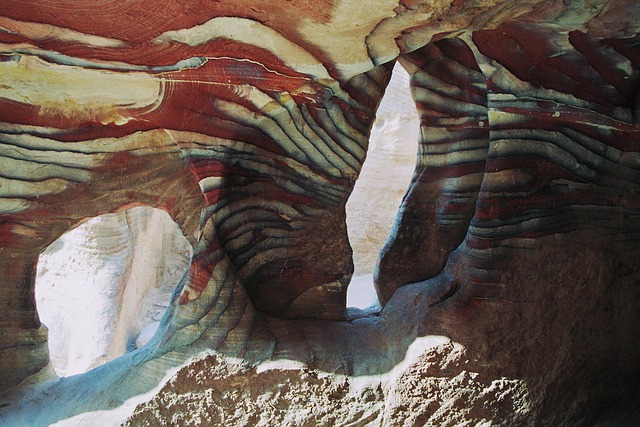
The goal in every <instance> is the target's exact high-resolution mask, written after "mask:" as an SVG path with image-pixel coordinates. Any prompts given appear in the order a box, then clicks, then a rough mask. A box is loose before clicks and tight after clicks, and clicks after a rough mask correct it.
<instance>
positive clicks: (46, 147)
mask: <svg viewBox="0 0 640 427" xmlns="http://www.w3.org/2000/svg"><path fill="white" fill-rule="evenodd" d="M638 17H640V9H639V6H638V5H637V4H636V2H633V1H625V0H612V1H608V2H607V1H599V2H586V1H584V2H583V1H572V2H560V1H536V0H533V1H524V2H523V1H518V2H511V1H500V0H495V1H488V2H486V1H468V2H450V3H449V2H445V1H443V2H439V1H432V2H426V1H420V0H418V1H404V0H403V1H383V0H368V1H362V2H351V1H347V0H344V1H340V0H335V1H325V2H322V1H319V2H290V1H285V0H282V1H275V2H274V1H268V2H262V1H258V2H255V1H252V2H246V3H245V2H215V3H209V2H204V1H203V2H192V3H190V4H189V5H188V6H187V5H183V4H180V3H179V2H168V1H160V2H154V3H153V4H150V3H146V2H134V1H119V2H109V1H106V2H103V3H100V4H99V5H96V6H95V7H92V8H88V7H86V5H84V4H80V3H78V2H75V1H71V0H69V1H63V2H56V3H55V4H54V3H42V2H14V1H12V0H8V1H5V2H4V3H3V4H2V5H0V30H1V31H0V48H1V49H2V56H1V58H2V61H0V69H1V71H2V75H3V76H5V77H3V80H4V83H3V84H2V85H0V132H1V133H0V150H1V151H0V155H1V157H0V165H1V169H0V171H1V172H0V215H1V217H0V242H1V243H2V244H1V247H0V271H2V272H3V273H2V275H1V276H0V286H1V289H0V292H2V293H3V302H2V315H1V319H0V322H1V323H0V325H1V329H0V369H1V371H2V372H3V373H5V375H3V376H2V386H3V387H9V386H12V385H14V384H15V383H17V382H18V381H20V380H22V379H24V378H25V377H27V376H28V375H30V374H32V373H34V372H37V371H38V370H40V369H41V368H42V367H43V366H45V365H46V363H47V361H48V356H47V352H46V332H45V331H43V330H42V328H40V324H39V322H38V318H37V313H36V308H35V304H34V299H33V286H34V283H33V281H34V271H35V263H36V262H37V257H38V254H39V253H40V251H41V250H42V249H43V248H45V247H46V246H47V245H48V244H50V243H51V242H52V241H54V240H55V239H56V238H57V237H58V236H60V235H61V234H62V233H63V232H65V231H66V230H68V229H69V228H72V227H74V226H75V225H76V224H78V223H79V222H81V221H82V220H84V219H86V218H88V217H92V216H96V215H98V214H100V213H105V212H115V211H118V210H122V209H126V208H127V207H131V206H135V205H141V204H145V205H150V206H154V207H159V208H161V209H164V210H166V211H167V212H169V214H170V215H171V216H172V218H173V219H174V220H175V221H176V222H177V223H178V224H179V225H180V226H181V227H182V229H183V231H184V232H185V235H187V236H188V237H189V238H190V239H191V241H192V242H193V244H194V248H195V249H194V254H193V258H192V262H191V268H190V270H189V271H188V273H187V274H186V275H185V276H184V277H183V279H182V280H181V281H180V283H178V284H177V288H176V291H175V292H174V296H173V298H172V301H171V305H170V308H169V310H168V312H167V314H166V315H165V317H164V319H163V322H162V325H161V328H160V331H159V333H158V334H157V336H156V337H155V339H154V340H152V341H151V343H150V344H149V345H148V346H147V347H145V348H143V349H141V350H139V351H137V352H134V353H131V354H130V355H128V356H127V357H124V358H121V359H119V360H116V361H114V362H112V363H111V364H110V365H109V367H108V368H105V369H97V370H95V371H92V372H90V373H89V374H87V376H88V378H92V379H93V380H94V381H97V383H99V384H100V387H102V388H104V389H108V390H113V388H114V387H117V384H121V383H125V384H131V383H132V382H134V381H135V379H136V378H138V379H139V378H145V379H144V380H143V381H139V383H136V385H135V386H132V387H131V389H129V390H127V391H124V392H122V391H120V392H115V391H114V394H113V395H111V396H110V397H109V399H108V403H107V402H106V401H105V403H95V402H94V404H95V405H97V406H98V407H103V408H110V407H113V406H117V405H118V404H119V403H118V402H124V401H126V400H127V399H128V398H130V397H132V396H135V395H136V394H139V393H142V392H145V391H148V390H149V389H150V388H152V387H154V386H155V385H156V384H158V383H159V382H160V381H161V379H162V376H163V375H164V373H165V372H166V371H167V369H169V368H170V367H175V366H177V365H179V364H180V363H183V362H184V361H185V360H187V358H188V357H191V356H192V355H194V354H197V353H198V352H199V351H202V350H205V349H215V350H216V351H218V352H220V353H221V354H226V355H233V356H239V357H242V358H244V359H245V360H247V361H254V362H255V361H263V360H267V359H274V358H275V359H278V358H291V359H296V360H299V361H302V362H305V363H311V364H312V365H313V367H314V368H317V369H321V370H326V371H328V372H336V371H341V372H343V373H345V374H348V375H360V374H371V373H375V372H379V371H385V370H389V369H391V368H392V366H394V364H395V363H397V362H399V361H400V360H402V359H403V357H402V356H403V354H404V352H405V351H406V349H407V348H408V346H409V344H410V343H411V342H412V340H413V339H414V338H415V337H416V335H417V334H441V335H445V336H448V337H451V338H452V339H454V340H455V341H456V342H460V343H462V344H464V345H465V346H466V347H467V348H468V349H469V350H470V351H472V352H473V354H475V355H476V357H477V358H478V359H477V360H482V361H483V362H481V363H480V362H479V363H480V365H482V366H484V367H487V366H490V367H491V369H495V370H496V372H500V373H501V374H506V375H513V376H518V377H519V378H521V377H525V378H528V379H531V378H533V379H534V380H531V381H532V382H531V384H532V387H534V386H539V387H542V389H544V387H548V385H549V384H550V383H554V384H564V383H563V381H564V382H566V381H568V380H567V378H568V377H567V375H565V376H563V375H561V374H560V373H561V372H563V370H565V371H567V372H570V373H571V374H574V373H576V372H579V371H580V369H579V367H585V366H586V367H588V368H587V369H584V370H583V373H582V374H580V375H582V377H580V378H579V380H578V381H576V382H575V383H576V384H578V385H579V386H582V385H584V384H587V383H589V381H593V380H592V379H589V378H588V377H589V376H590V375H591V374H592V373H593V372H596V371H597V370H598V369H608V370H609V371H613V373H612V375H613V376H614V377H615V378H623V377H625V376H627V380H628V378H630V377H629V376H628V375H627V374H628V373H629V372H631V373H632V374H633V375H637V374H638V373H637V370H636V371H629V368H628V366H629V361H634V360H635V361H637V360H640V355H638V350H637V348H635V347H634V345H633V344H632V342H631V338H630V337H633V336H637V332H639V331H638V330H637V328H638V327H637V326H636V325H637V324H638V322H637V320H638V319H637V306H638V302H639V301H640V295H639V290H638V289H637V288H638V286H634V285H636V284H637V278H638V273H639V270H638V266H637V262H636V260H635V257H634V253H635V251H637V249H638V246H639V243H638V242H639V240H638V236H639V234H638V233H639V231H640V218H639V215H640V195H639V194H640V142H639V135H640V127H639V125H638V120H639V119H638V117H639V110H640V106H639V104H638V103H639V100H640V95H639V93H638V82H639V71H638V70H639V68H640V67H639V62H640V48H639V43H640V38H639V36H638V33H640V28H639V27H640V25H639V24H638V22H640V20H639V19H638ZM398 58H399V61H400V62H401V64H402V65H403V66H404V67H405V68H406V69H407V70H408V71H409V72H410V74H411V75H412V83H411V88H412V93H413V95H414V99H415V102H416V106H417V108H418V112H419V114H420V117H421V130H422V132H421V138H420V145H419V156H418V160H417V167H416V171H415V174H414V179H413V181H412V184H411V187H410V189H409V191H408V193H407V195H406V197H405V200H404V202H403V206H402V207H401V210H400V213H399V216H398V220H397V223H396V226H395V227H394V231H393V233H392V236H391V237H390V239H389V242H388V244H387V245H386V246H385V248H384V249H383V251H382V253H381V258H380V262H379V266H378V271H377V273H376V286H377V289H378V292H379V294H380V297H381V299H382V301H383V302H387V301H388V304H387V307H386V308H385V310H384V311H383V312H382V314H381V315H380V316H372V317H370V318H365V319H361V320H352V321H351V322H347V323H345V322H336V320H344V319H347V313H346V310H345V290H346V285H347V283H348V281H349V279H350V276H351V273H352V270H353V267H352V263H351V260H350V252H351V250H350V247H349V243H348V239H347V234H346V227H345V221H344V206H345V203H346V200H347V198H348V196H349V194H350V192H351V190H352V189H353V185H354V182H355V180H356V179H357V177H358V174H359V171H360V168H361V165H362V163H363V161H364V159H365V156H366V150H367V144H368V136H369V131H370V129H371V126H372V123H373V120H374V118H375V111H376V108H377V105H378V103H379V101H380V99H381V97H382V95H383V93H384V89H385V86H386V85H387V83H388V81H389V78H390V73H391V68H392V65H393V62H394V61H395V60H396V59H398ZM411 282H418V283H417V284H416V285H411V286H403V287H402V288H400V289H398V288H399V287H400V286H402V285H406V284H407V283H411ZM545 310H548V312H547V311H545ZM285 318H290V319H291V318H293V319H300V318H308V319H309V318H313V319H317V320H284V319H285ZM322 319H324V320H322ZM571 328H578V329H579V330H581V331H591V333H587V335H586V336H589V337H591V338H592V339H597V341H596V342H595V343H594V344H593V345H592V346H590V347H589V348H588V350H585V348H586V347H585V346H584V343H580V342H577V341H579V339H576V340H573V339H572V338H571V334H570V331H571ZM625 328H627V329H625ZM578 336H580V334H578ZM514 345H517V348H516V349H514V348H513V346H514ZM612 347H613V348H615V352H616V353H618V354H625V357H619V358H615V357H609V356H608V354H609V349H610V348H612ZM534 349H535V351H534ZM572 353H578V354H580V355H581V356H580V359H579V361H578V362H576V363H573V362H571V361H570V360H569V358H568V355H570V354H572ZM549 360H553V361H554V362H553V363H551V367H550V368H549V370H548V371H545V373H544V375H542V374H540V371H541V369H540V366H542V365H544V364H545V363H547V362H549ZM547 364H548V363H547ZM492 372H493V371H492ZM631 378H633V376H631ZM78 381H81V380H77V381H76V382H75V383H73V381H72V382H66V383H58V384H57V385H54V386H53V387H59V388H60V390H63V391H64V390H67V391H68V390H70V389H72V386H74V384H75V385H76V386H77V385H78V384H79V383H78ZM83 387H88V391H87V392H86V393H94V394H95V393H98V392H97V391H96V390H97V387H98V386H95V387H96V388H95V389H91V386H90V385H83ZM109 387H111V388H109ZM576 387H578V386H576ZM534 388H535V387H534ZM569 388H570V387H569ZM623 389H624V388H621V390H623ZM624 390H627V389H624ZM574 391H575V390H574ZM98 394H99V393H98ZM49 395H52V393H49ZM600 397H601V396H600ZM590 398H591V399H595V400H596V401H597V400H598V396H596V397H593V396H592V397H590ZM553 401H554V399H553V393H548V394H546V395H544V396H543V397H542V398H540V399H539V401H538V409H539V410H540V412H539V413H540V414H542V413H544V411H543V409H544V408H545V405H550V404H552V403H553ZM572 402H574V401H572V400H570V398H565V400H564V401H563V400H562V399H560V403H558V405H561V406H562V405H564V406H562V407H563V408H565V409H566V408H569V407H575V405H573V403H572ZM585 402H586V403H585ZM590 402H591V401H590V400H589V398H584V400H583V401H580V403H581V404H584V405H586V406H589V404H590ZM74 403H75V404H76V406H74V407H73V409H68V413H67V416H70V415H74V414H78V413H82V412H83V411H88V410H89V408H90V405H89V404H88V403H82V404H78V402H74ZM83 405H84V406H83ZM572 405H573V406H572ZM578 406H579V405H578ZM16 407H19V406H16ZM25 407H26V406H23V408H25ZM69 408H70V407H69ZM15 413H16V414H18V415H17V417H21V416H22V417H27V418H28V417H29V415H24V414H20V410H16V411H15ZM62 413H64V411H63V410H62ZM64 416H65V415H60V414H56V415H51V420H56V419H59V418H60V417H64ZM581 416H584V414H582V415H581ZM51 420H50V421H51Z"/></svg>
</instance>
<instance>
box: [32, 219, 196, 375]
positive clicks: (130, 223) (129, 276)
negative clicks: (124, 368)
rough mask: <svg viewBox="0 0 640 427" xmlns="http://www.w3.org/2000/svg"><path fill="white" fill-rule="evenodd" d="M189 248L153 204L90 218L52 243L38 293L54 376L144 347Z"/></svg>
mask: <svg viewBox="0 0 640 427" xmlns="http://www.w3.org/2000/svg"><path fill="white" fill-rule="evenodd" d="M191 251H192V249H191V246H190V245H189V243H188V242H187V240H186V239H185V238H184V236H183V235H182V232H181V231H180V228H179V227H178V225H177V224H176V223H175V222H174V221H173V220H172V219H171V218H170V217H169V215H168V214H167V213H166V212H164V211H162V210H159V209H154V208H151V207H135V208H132V209H128V210H125V211H121V212H118V213H113V214H104V215H100V216H97V217H94V218H91V219H89V220H88V221H86V222H83V223H82V224H80V225H79V226H78V227H76V228H74V229H72V230H70V231H68V232H66V233H65V234H63V235H62V236H60V237H59V238H58V239H57V240H56V241H54V242H53V243H52V244H51V245H49V246H48V247H47V248H46V249H45V250H44V251H43V252H42V253H41V254H40V257H39V259H38V267H37V276H36V284H35V293H36V305H37V309H38V313H39V317H40V320H41V322H42V323H43V324H44V325H45V326H46V327H47V328H48V329H49V343H48V344H49V358H50V363H51V365H52V367H53V369H54V371H55V372H56V374H57V375H58V376H60V377H66V376H71V375H76V374H80V373H83V372H86V371H89V370H90V369H93V368H95V367H97V366H100V365H102V364H104V363H106V362H108V361H110V360H113V359H115V358H117V357H120V356H122V355H124V354H125V353H127V352H128V351H131V350H134V349H136V348H138V347H141V346H142V345H144V344H145V343H146V342H147V341H148V340H149V339H150V338H151V336H152V335H153V333H154V332H155V329H156V328H157V326H158V324H159V320H160V318H161V317H162V315H163V314H164V312H165V310H166V308H167V306H168V304H169V300H170V296H171V293H172V292H173V289H174V287H175V284H176V283H178V281H179V279H180V277H181V276H182V275H183V274H184V272H185V271H186V269H187V268H188V264H189V260H190V258H191Z"/></svg>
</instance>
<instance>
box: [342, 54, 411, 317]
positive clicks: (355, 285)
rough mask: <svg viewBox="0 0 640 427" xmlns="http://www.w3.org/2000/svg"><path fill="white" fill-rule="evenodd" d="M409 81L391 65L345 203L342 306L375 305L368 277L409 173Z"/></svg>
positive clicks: (391, 223)
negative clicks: (346, 257) (347, 251)
mask: <svg viewBox="0 0 640 427" xmlns="http://www.w3.org/2000/svg"><path fill="white" fill-rule="evenodd" d="M409 79H410V76H409V74H408V73H407V71H405V69H404V68H403V67H402V66H401V65H400V64H399V63H396V65H395V67H394V68H393V74H392V77H391V80H390V82H389V85H388V86H387V89H386V91H385V94H384V97H383V98H382V101H381V102H380V105H379V107H378V111H377V113H376V120H375V122H374V124H373V128H372V130H371V136H370V140H369V149H368V150H367V158H366V161H365V162H364V165H363V167H362V171H361V172H360V176H359V178H358V180H357V181H356V185H355V188H354V190H353V193H351V196H350V197H349V200H348V202H347V206H346V211H347V230H348V233H349V241H350V242H351V246H352V248H353V261H354V266H355V271H354V274H353V278H352V279H351V282H350V283H349V288H348V291H347V306H348V307H355V308H367V307H372V306H377V305H378V298H377V295H376V291H375V289H374V286H373V272H374V270H375V268H376V263H377V260H378V256H379V253H380V250H381V249H382V247H383V246H384V245H385V243H386V241H387V238H388V236H389V234H390V233H391V229H392V227H393V224H394V221H395V218H396V216H397V212H398V207H399V206H400V204H401V202H402V198H403V197H404V195H405V193H406V191H407V189H408V188H409V184H410V182H411V177H412V175H413V171H414V169H415V164H416V155H417V151H418V142H417V141H418V137H419V134H420V119H419V117H418V113H417V111H416V106H415V103H414V101H413V98H412V96H411V90H410V84H409Z"/></svg>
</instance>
